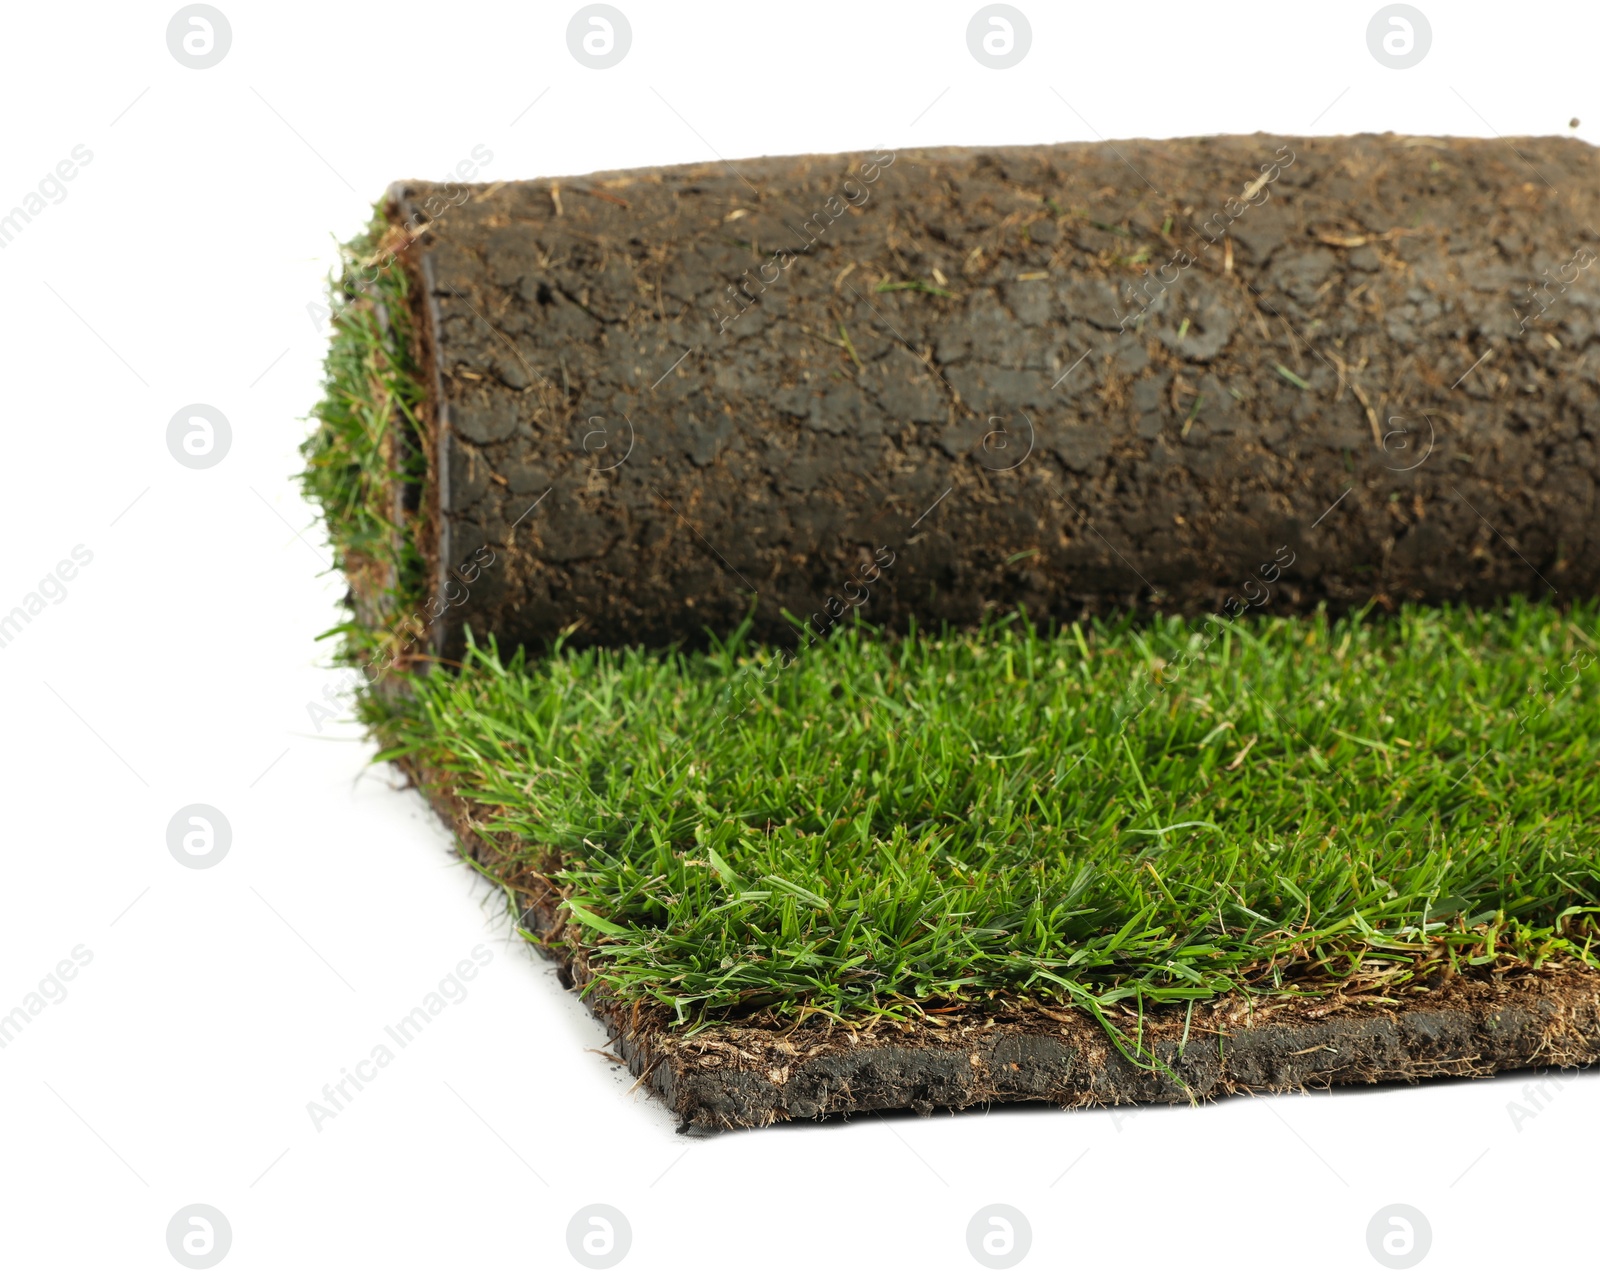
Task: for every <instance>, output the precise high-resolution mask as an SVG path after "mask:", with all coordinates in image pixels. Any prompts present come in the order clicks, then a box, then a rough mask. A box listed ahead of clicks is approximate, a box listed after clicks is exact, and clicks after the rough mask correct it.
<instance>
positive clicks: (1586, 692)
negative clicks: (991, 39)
mask: <svg viewBox="0 0 1600 1275" xmlns="http://www.w3.org/2000/svg"><path fill="white" fill-rule="evenodd" d="M1597 649H1600V607H1596V606H1594V605H1589V604H1585V605H1583V606H1580V607H1578V608H1577V609H1575V610H1572V611H1570V612H1566V613H1563V612H1562V611H1558V610H1557V609H1555V608H1553V607H1551V606H1549V605H1544V604H1534V603H1528V602H1521V601H1518V602H1514V603H1512V604H1509V605H1507V606H1506V607H1504V608H1501V609H1495V610H1492V611H1470V610H1461V609H1443V610H1439V609H1407V610H1405V611H1403V612H1402V613H1401V614H1399V615H1396V616H1390V617H1386V618H1384V617H1372V616H1367V617H1351V618H1345V619H1339V620H1332V619H1330V618H1328V617H1327V616H1324V615H1317V616H1313V617H1309V618H1305V619H1283V618H1265V617H1261V618H1255V619H1248V618H1247V619H1246V620H1245V621H1244V622H1242V623H1224V622H1222V621H1219V620H1215V619H1213V620H1209V621H1205V622H1185V621H1180V620H1175V619H1161V620H1157V621H1154V622H1150V621H1145V622H1142V623H1135V622H1132V621H1115V622H1106V623H1104V624H1093V625H1090V626H1087V627H1082V628H1080V627H1079V626H1077V625H1073V626H1071V627H1070V628H1068V629H1066V630H1063V631H1058V632H1054V633H1048V634H1047V633H1044V632H1040V631H1036V630H1035V629H1034V628H1033V627H1032V626H1031V625H1030V624H1029V623H1028V622H1027V620H1026V618H1025V617H1017V616H1013V617H1010V618H1009V619H1008V620H1006V621H1004V622H1000V623H996V624H992V625H990V626H988V627H987V628H986V629H985V630H984V631H982V632H979V633H974V634H965V635H944V636H935V637H929V636H922V635H913V636H911V637H909V638H906V639H902V640H893V641H891V640H885V639H883V638H881V637H879V636H877V635H875V634H874V633H873V632H872V631H870V630H869V629H868V628H867V627H866V626H864V625H863V626H857V627H856V628H854V629H846V630H843V631H841V632H839V633H838V634H836V635H835V636H834V637H833V638H830V639H829V640H827V641H824V642H821V643H819V644H817V645H815V646H813V647H811V648H810V649H807V650H805V651H803V652H801V653H800V654H799V655H798V656H797V657H795V658H794V660H793V662H792V664H790V663H789V657H788V656H786V655H782V654H781V653H779V652H775V651H773V650H770V649H760V648H748V647H746V646H745V644H744V643H743V641H742V640H741V638H740V637H739V636H738V635H735V637H734V638H733V639H731V640H730V641H729V642H728V643H726V644H722V645H718V646H715V647H714V648H713V649H711V650H709V651H706V652H702V653H683V652H669V653H648V652H643V651H638V650H630V651H623V652H610V653H608V652H604V651H595V650H590V651H584V652H579V653H574V652H569V651H564V650H560V649H557V650H556V651H554V652H553V653H551V654H548V655H545V656H538V657H535V656H532V655H527V654H524V653H520V652H519V653H518V654H516V655H514V656H510V657H508V658H506V659H504V660H502V659H501V658H500V656H499V655H498V654H497V652H496V650H495V649H494V647H493V646H492V645H490V646H488V647H474V648H472V649H471V650H470V651H469V653H468V656H467V658H466V660H465V663H464V665H463V667H461V668H460V669H459V670H445V669H443V668H438V667H435V668H434V669H433V670H432V671H431V672H429V673H426V674H419V675H414V676H412V677H411V678H410V686H411V692H412V693H411V694H410V695H409V696H403V697H397V698H396V697H385V698H384V699H382V700H380V699H378V698H375V697H374V698H369V699H368V700H367V702H366V704H365V707H364V712H365V714H366V717H367V720H368V722H369V723H370V725H371V726H372V727H373V728H374V730H375V732H376V734H377V736H378V738H379V739H380V740H381V741H383V743H384V746H385V749H386V751H385V753H384V755H385V756H389V757H395V756H401V755H405V756H408V757H409V758H411V759H412V760H413V761H416V762H418V763H421V764H424V765H427V766H429V767H437V768H440V769H442V770H443V771H445V772H447V773H448V775H449V776H450V778H451V781H452V783H453V784H454V785H455V786H456V788H457V790H458V791H459V792H460V793H461V794H462V795H463V796H465V797H467V798H469V799H470V800H472V801H473V802H476V803H479V804H480V805H481V806H482V807H483V808H484V810H485V812H486V813H485V815H484V828H485V830H486V831H487V832H488V833H489V834H490V835H491V836H492V837H493V838H494V840H495V841H496V842H497V844H499V845H501V846H502V847H505V848H507V849H508V850H509V851H510V852H511V854H512V863H511V864H510V868H515V867H516V866H517V865H519V864H520V865H524V866H531V867H533V868H536V869H539V870H547V871H551V879H552V880H554V881H555V882H556V883H557V884H558V885H560V886H561V887H562V888H563V890H564V891H566V892H568V894H569V903H568V907H569V909H570V913H571V916H572V918H573V919H574V920H575V921H576V923H577V925H578V927H579V929H580V931H581V933H582V936H583V939H584V942H585V945H586V946H588V947H589V948H591V952H590V959H591V961H592V963H593V967H594V969H595V970H596V972H597V973H596V977H597V978H598V980H599V981H600V983H601V984H603V985H604V987H605V988H606V989H607V990H609V991H610V992H611V993H613V994H615V995H618V996H620V997H622V998H624V999H633V998H648V999H651V1000H654V1001H657V1002H661V1003H663V1004H665V1005H667V1006H668V1007H670V1008H671V1009H673V1010H674V1011H675V1012H676V1015H677V1017H678V1018H679V1019H680V1020H699V1019H703V1018H705V1017H706V1016H715V1015H717V1014H718V1013H721V1012H725V1011H727V1010H728V1009H730V1008H731V1007H743V1008H749V1007H752V1006H776V1007H778V1008H784V1007H799V1006H802V1005H804V1006H808V1007H811V1008H813V1009H816V1010H821V1011H824V1012H827V1013H830V1014H836V1015H841V1016H851V1015H858V1014H862V1013H900V1014H903V1013H915V1012H917V1011H916V1009H915V1008H914V1007H916V1006H929V1005H933V1004H949V1003H952V1002H960V1001H967V1000H972V999H974V998H981V997H986V996H994V995H1003V996H1007V997H1010V998H1013V999H1015V998H1018V997H1023V998H1028V997H1031V998H1037V999H1040V1000H1046V1001H1051V1000H1054V1001H1061V1000H1069V1001H1072V1002H1074V1003H1077V1004H1079V1005H1081V1006H1084V1007H1086V1008H1088V1009H1090V1010H1091V1011H1092V1012H1097V1013H1098V1012H1099V1011H1100V1009H1101V1008H1102V1007H1104V1006H1105V1005H1107V1004H1109V1003H1110V1002H1112V1001H1116V1000H1125V999H1131V1000H1133V1001H1135V1002H1136V1003H1137V1004H1139V1005H1141V1006H1143V1005H1146V1004H1150V1003H1156V1002H1180V1003H1181V1002H1183V1001H1186V1000H1191V999H1194V998H1208V997H1212V996H1216V995H1219V994H1222V993H1227V992H1234V991H1246V992H1248V993H1250V994H1251V995H1273V994H1288V995H1294V994H1300V995H1315V994H1322V993H1326V992H1328V991H1330V990H1332V989H1335V988H1340V987H1343V988H1345V989H1347V990H1351V989H1356V990H1363V991H1366V992H1368V993H1372V994H1382V993H1385V992H1387V991H1390V990H1393V989H1394V988H1397V987H1399V986H1400V985H1402V984H1404V983H1405V982H1407V981H1408V980H1412V979H1416V978H1419V977H1422V976H1424V975H1426V974H1428V973H1430V972H1432V971H1436V970H1438V969H1439V968H1441V967H1444V966H1455V967H1457V968H1468V967H1473V966H1480V967H1481V966H1496V967H1498V966H1503V965H1506V964H1510V963H1532V964H1539V963H1543V962H1548V961H1552V960H1554V961H1589V962H1591V963H1593V961H1594V959H1595V956H1596V953H1595V952H1594V951H1593V950H1592V945H1593V943H1594V939H1595V936H1596V922H1595V905H1596V904H1597V903H1600V859H1597V854H1596V851H1597V847H1600V695H1597V693H1596V685H1597V682H1600V671H1597V670H1595V669H1593V668H1592V667H1590V665H1591V662H1592V661H1593V660H1594V658H1595V656H1594V652H1595V651H1596V650H1597ZM785 665H787V667H786V666H785ZM552 857H553V861H554V866H553V870H552ZM508 871H509V869H508ZM1102 1021H1105V1020H1104V1019H1102Z"/></svg>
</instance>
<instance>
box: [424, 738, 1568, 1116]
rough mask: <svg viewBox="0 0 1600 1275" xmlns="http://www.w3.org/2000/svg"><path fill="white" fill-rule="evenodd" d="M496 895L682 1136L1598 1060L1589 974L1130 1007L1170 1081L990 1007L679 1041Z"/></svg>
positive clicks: (532, 909)
mask: <svg viewBox="0 0 1600 1275" xmlns="http://www.w3.org/2000/svg"><path fill="white" fill-rule="evenodd" d="M400 764H401V765H402V766H405V767H406V768H407V769H408V772H409V773H410V774H411V777H412V779H413V781H414V782H416V783H417V784H418V786H419V787H420V788H421V789H422V790H423V791H424V792H425V793H426V795H427V796H428V799H429V801H430V802H431V803H432V805H433V807H434V809H435V810H436V811H437V812H438V813H439V814H440V816H441V817H442V818H444V819H445V821H446V822H447V823H448V824H449V825H450V826H451V827H452V828H453V829H454V830H455V832H456V835H457V837H458V839H459V843H460V845H461V846H462V848H463V850H464V852H465V853H467V854H470V855H471V856H472V857H473V858H474V859H475V860H477V862H478V863H480V864H481V865H482V866H484V867H485V868H486V869H487V870H489V871H490V872H491V874H499V873H500V872H503V871H504V869H505V858H504V856H503V854H502V853H501V852H500V851H499V850H498V849H497V848H496V847H495V845H494V844H493V843H492V841H491V840H489V839H487V838H486V837H485V836H484V835H483V834H482V833H481V831H480V828H479V825H478V823H477V822H476V821H475V818H474V814H473V812H472V811H471V810H470V809H469V808H468V807H467V805H466V804H465V803H464V802H463V801H461V799H459V798H458V797H456V796H455V795H454V793H453V792H452V791H451V790H450V788H449V786H448V784H447V783H446V782H441V780H442V777H441V776H438V775H429V774H422V773H418V772H417V771H416V770H415V769H414V768H413V767H412V766H411V765H410V764H409V763H407V762H401V763H400ZM508 884H510V885H511V887H512V890H513V893H514V895H515V898H516V906H517V907H518V909H519V911H520V918H519V926H520V928H521V929H522V930H524V931H526V932H528V933H530V934H531V935H533V936H534V937H535V938H536V940H537V945H538V947H539V949H540V950H541V951H542V952H543V953H544V954H545V955H546V956H548V957H550V958H551V959H553V960H554V961H556V963H557V965H558V968H559V970H560V972H561V976H562V982H563V984H564V985H566V986H568V987H589V988H590V990H589V991H588V992H587V993H586V994H585V1001H586V1003H587V1004H588V1005H589V1008H590V1009H591V1010H592V1011H593V1012H594V1014H595V1016H596V1017H597V1018H599V1019H600V1020H601V1022H603V1023H604V1024H605V1025H606V1027H607V1029H608V1031H610V1032H611V1034H612V1038H613V1039H612V1048H614V1049H615V1050H616V1051H617V1052H618V1053H619V1054H620V1055H621V1057H622V1058H623V1060H624V1061H625V1062H626V1063H627V1065H628V1067H629V1069H630V1070H631V1071H632V1072H633V1074H634V1075H636V1076H641V1077H642V1078H643V1079H644V1081H645V1083H647V1084H649V1086H650V1087H651V1088H652V1089H653V1090H654V1091H655V1092H656V1093H657V1094H658V1095H659V1096H660V1097H661V1099H662V1100H663V1101H664V1102H665V1103H666V1104H667V1106H668V1107H670V1108H671V1109H672V1111H673V1112H674V1113H676V1114H677V1115H678V1116H679V1117H680V1118H681V1120H682V1121H683V1128H684V1129H686V1130H688V1129H693V1130H697V1131H701V1132H705V1131H710V1130H715V1129H736V1128H760V1127H763V1126H765V1125H769V1124H773V1123H775V1122H777V1121H780V1120H795V1119H821V1118H823V1117H825V1116H831V1115H840V1114H846V1113H849V1112H858V1111H887V1110H896V1109H909V1110H912V1111H915V1112H917V1113H918V1114H921V1115H929V1114H931V1113H932V1112H933V1111H935V1110H937V1109H941V1108H943V1109H949V1110H960V1109H962V1108H965V1107H972V1106H981V1105H987V1104H991V1103H996V1102H1025V1101H1044V1102H1050V1103H1055V1104H1057V1105H1060V1106H1062V1107H1090V1106H1110V1105H1114V1104H1121V1103H1137V1102H1197V1101H1205V1100H1211V1099H1216V1098H1221V1097H1224V1096H1227V1095H1230V1094H1249V1093H1297V1092H1303V1091H1305V1090H1308V1089H1322V1088H1327V1087H1329V1086H1332V1085H1351V1084H1379V1083H1385V1082H1395V1081H1405V1082H1409V1083H1415V1082H1417V1081H1421V1080H1429V1079H1435V1078H1440V1077H1468V1076H1488V1075H1493V1074H1495V1073H1497V1072H1501V1071H1514V1070H1519V1069H1525V1068H1532V1067H1540V1068H1545V1067H1581V1066H1588V1065H1590V1064H1592V1063H1594V1062H1596V1061H1597V1060H1600V972H1597V971H1594V970H1591V969H1588V968H1584V967H1577V966H1567V967H1557V966H1555V965H1546V966H1545V967H1544V968H1542V969H1539V970H1533V969H1529V968H1526V967H1513V968H1500V969H1495V970H1486V971H1483V972H1481V973H1477V974H1440V975H1436V976H1434V977H1433V978H1431V979H1429V980H1426V981H1424V982H1420V983H1415V984H1408V985H1406V986H1405V987H1404V988H1402V989H1399V990H1395V991H1391V992H1389V993H1387V994H1385V995H1384V996H1377V995H1341V994H1337V993H1335V994H1331V995H1325V996H1315V997H1313V996H1307V997H1304V998H1299V999H1290V998H1286V997H1281V996H1264V997H1257V998H1254V999H1251V1000H1247V999H1245V998H1242V997H1230V998H1225V999H1222V1000H1217V1001H1212V1002H1209V1003H1202V1004H1199V1005H1197V1006H1196V1007H1195V1009H1194V1011H1193V1013H1192V1014H1189V1015H1188V1016H1187V1018H1186V1014H1185V1010H1184V1009H1182V1008H1174V1007H1155V1008H1149V1009H1147V1010H1146V1011H1145V1014H1144V1017H1143V1022H1142V1024H1141V1023H1140V1022H1139V1020H1138V1018H1137V1016H1136V1015H1135V1014H1134V1013H1133V1011H1132V1010H1131V1009H1129V1010H1127V1011H1125V1013H1124V1014H1123V1015H1122V1017H1121V1019H1120V1021H1118V1022H1117V1023H1116V1026H1118V1027H1119V1028H1120V1029H1121V1030H1122V1031H1123V1032H1124V1033H1125V1035H1126V1036H1127V1037H1128V1038H1130V1039H1132V1038H1133V1037H1134V1036H1135V1035H1136V1034H1137V1035H1138V1036H1139V1038H1140V1039H1141V1040H1142V1041H1143V1042H1144V1044H1146V1045H1147V1046H1149V1047H1150V1048H1152V1049H1153V1050H1154V1052H1155V1054H1156V1055H1157V1057H1158V1058H1159V1059H1160V1061H1161V1063H1162V1064H1163V1065H1164V1068H1165V1070H1155V1069H1151V1068H1147V1067H1142V1066H1139V1065H1137V1064H1135V1063H1133V1062H1131V1061H1129V1060H1128V1059H1127V1058H1126V1057H1125V1056H1124V1055H1123V1054H1122V1053H1121V1052H1119V1050H1118V1048H1117V1046H1116V1045H1115V1044H1114V1043H1113V1041H1112V1039H1111V1037H1110V1036H1109V1035H1108V1034H1107V1032H1106V1030H1105V1029H1104V1027H1102V1026H1101V1025H1100V1024H1099V1023H1098V1022H1096V1021H1095V1020H1094V1019H1093V1018H1092V1017H1091V1016H1090V1015H1088V1014H1087V1013H1084V1012H1082V1011H1079V1010H1077V1009H1074V1008H1071V1007H1059V1008H1058V1007H1051V1006H1044V1005H1040V1004H1038V1003H1034V1002H1023V1001H1007V1000H1004V999H996V1000H992V1001H986V1002H982V1003H979V1004H977V1005H966V1006H952V1007H933V1009H932V1012H929V1013H927V1014H926V1016H924V1017H919V1018H915V1019H912V1020H911V1021H907V1022H894V1021H887V1020H883V1019H877V1020H873V1021H872V1022H870V1023H868V1024H859V1023H858V1024H853V1025H849V1024H839V1023H835V1022H832V1021H830V1020H829V1019H827V1018H825V1017H824V1016H822V1015H819V1014H812V1015H800V1016H795V1015H793V1014H790V1015H777V1014H771V1013H762V1012H759V1011H758V1012H757V1013H755V1014H753V1015H749V1016H747V1017H745V1018H743V1019H739V1020H731V1019H730V1020H726V1021H722V1022H715V1023H712V1024H711V1025H709V1026H705V1027H702V1028H700V1029H699V1030H698V1031H695V1032H693V1033H692V1034H691V1033H689V1032H687V1031H686V1030H684V1029H682V1028H675V1027H673V1025H672V1024H671V1021H670V1015H669V1014H668V1013H667V1012H666V1011H665V1009H664V1008H663V1007H661V1006H659V1005H654V1004H645V1003H635V1004H631V1005H629V1004H623V1003H620V1002H618V1001H616V1000H614V999H612V998H610V997H608V996H606V995H605V993H604V992H603V991H601V990H597V989H596V988H595V987H591V986H590V980H591V978H592V970H591V967H590V964H589V952H588V951H587V950H586V949H585V948H584V947H583V945H582V944H581V943H580V942H579V940H578V936H577V931H576V930H575V929H574V928H572V927H570V926H568V925H567V924H566V922H565V921H564V920H563V918H562V917H561V915H560V914H559V912H558V910H557V905H558V904H559V902H560V898H561V895H560V892H559V890H558V889H557V888H556V887H555V886H554V885H552V884H551V882H549V881H548V880H547V879H545V878H544V877H542V876H541V875H539V874H537V873H533V872H528V871H526V870H523V871H521V872H518V873H515V874H513V876H512V877H511V879H510V881H509V882H508Z"/></svg>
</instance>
